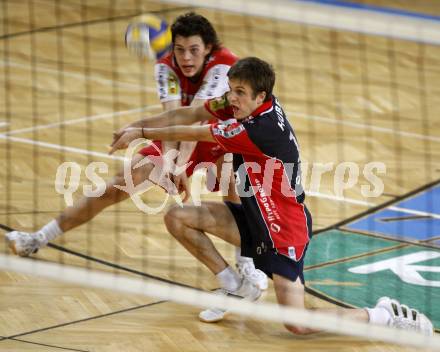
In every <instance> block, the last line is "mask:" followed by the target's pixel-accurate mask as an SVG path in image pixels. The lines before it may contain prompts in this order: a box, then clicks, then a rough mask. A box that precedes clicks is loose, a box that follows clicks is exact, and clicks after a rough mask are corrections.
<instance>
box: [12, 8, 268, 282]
mask: <svg viewBox="0 0 440 352" xmlns="http://www.w3.org/2000/svg"><path fill="white" fill-rule="evenodd" d="M171 34H172V42H173V50H172V52H170V53H168V54H167V55H166V56H165V57H164V58H162V59H160V60H159V61H158V62H157V64H156V65H155V79H156V83H157V88H158V94H159V98H160V101H161V103H162V105H163V108H164V110H165V111H168V110H171V109H174V108H177V107H180V106H188V105H191V106H197V105H203V104H204V102H205V101H206V100H207V99H209V98H212V97H215V96H219V95H221V94H223V93H224V92H225V91H226V90H227V89H228V85H227V76H226V74H227V71H228V70H229V68H230V66H231V65H232V64H234V62H236V60H237V57H236V56H235V55H234V54H233V53H232V52H231V51H229V50H228V49H227V48H224V47H222V46H221V44H220V42H219V39H218V36H217V33H216V31H215V29H214V28H213V26H212V24H211V23H210V22H209V21H208V20H207V19H206V18H205V17H203V16H201V15H199V14H196V13H194V12H190V13H186V14H184V15H181V16H179V17H178V18H176V20H175V21H174V22H173V24H172V26H171ZM170 124H171V125H172V124H175V121H173V120H172V119H171V120H158V121H156V122H155V123H154V124H153V125H151V126H152V127H154V126H156V127H157V126H169V125H170ZM129 126H137V123H133V124H130V125H129ZM172 149H175V150H177V149H179V150H180V154H179V156H178V158H177V165H178V166H179V165H185V164H186V163H187V162H189V163H190V165H189V167H188V168H187V169H186V170H185V172H182V173H180V174H179V175H173V173H174V169H173V168H174V167H175V165H176V163H175V160H174V159H172V160H170V158H167V157H165V156H169V155H170V154H169V153H168V151H170V150H172ZM225 154H226V152H225V151H224V150H223V149H222V148H221V147H220V146H219V145H218V144H217V143H215V142H214V141H212V142H199V143H181V144H180V145H179V144H178V143H177V142H174V143H161V142H159V141H155V142H154V143H153V145H150V146H149V147H146V148H143V149H141V151H140V154H139V155H136V156H134V157H133V159H132V161H131V170H130V173H131V179H132V182H133V185H134V186H137V185H140V184H142V183H143V182H144V181H146V180H150V181H151V182H153V183H155V184H158V185H160V186H161V187H163V188H164V189H165V190H167V191H168V192H172V191H174V190H175V188H174V185H175V186H176V187H177V189H178V190H180V191H182V192H184V193H185V200H186V199H187V198H188V196H189V187H188V183H187V177H188V176H190V175H192V173H193V172H194V170H195V167H197V165H200V164H201V163H217V165H218V166H217V167H216V169H217V170H218V172H217V174H218V175H220V174H221V170H222V168H221V167H220V165H222V163H223V156H224V155H225ZM146 157H147V158H149V159H150V161H151V162H144V161H145V160H144V159H145V158H146ZM147 161H148V160H147ZM158 164H161V165H158ZM156 166H157V167H156ZM159 166H160V167H159ZM158 168H160V169H161V170H160V171H161V172H159V174H160V175H161V176H160V177H158V176H157V169H158ZM153 170H154V172H153ZM125 173H126V172H125V170H121V171H120V172H119V173H118V174H117V175H116V176H114V177H113V178H112V179H110V180H109V181H107V183H106V187H105V190H104V192H103V194H102V195H101V196H99V197H86V196H85V197H83V198H81V199H80V200H79V201H78V202H76V203H75V204H73V206H71V207H68V208H66V209H65V210H64V211H63V212H62V213H61V214H60V215H59V216H58V217H57V219H54V220H52V221H51V222H49V223H48V224H46V225H45V226H43V227H42V228H41V229H40V230H38V231H37V232H35V233H27V232H21V231H12V232H10V233H8V234H6V239H7V240H8V242H9V246H10V248H11V249H12V250H13V251H14V252H15V253H17V254H18V255H21V256H27V255H29V254H32V253H34V252H36V251H37V250H38V249H39V248H41V247H43V246H45V245H47V243H48V242H49V241H51V240H53V239H55V238H56V237H57V236H60V235H61V234H63V233H65V232H67V231H69V230H71V229H73V228H75V227H78V226H79V225H81V224H83V223H85V222H88V221H89V220H91V219H92V218H93V217H95V216H96V215H97V214H99V213H100V212H101V211H102V210H104V209H105V208H106V207H108V206H110V205H113V204H115V203H117V202H120V201H122V200H125V199H127V198H129V197H130V194H129V192H126V191H124V190H123V189H124V186H125V185H126V180H125V176H126V175H125ZM164 174H165V177H162V176H163V175H164ZM211 174H212V173H211ZM167 175H168V176H167ZM216 176H217V175H216V174H214V175H213V178H214V180H215V177H216ZM171 178H172V181H174V184H173V183H172V182H171ZM214 184H215V185H216V187H214V190H217V189H218V187H217V184H218V183H217V182H215V183H214ZM233 184H234V179H233V177H231V178H230V183H229V189H228V190H227V196H226V200H228V201H231V202H233V203H237V202H239V199H238V197H237V195H236V194H235V192H233V189H234V188H233ZM231 185H232V186H231ZM236 257H237V269H238V270H239V272H240V274H241V275H242V276H246V277H248V278H249V279H251V281H253V282H256V283H258V284H259V286H260V287H262V288H263V289H265V288H267V277H266V275H264V274H263V273H262V272H261V271H259V270H256V269H255V266H254V264H253V261H252V259H251V258H246V257H242V256H241V255H240V253H239V251H238V252H237V256H236Z"/></svg>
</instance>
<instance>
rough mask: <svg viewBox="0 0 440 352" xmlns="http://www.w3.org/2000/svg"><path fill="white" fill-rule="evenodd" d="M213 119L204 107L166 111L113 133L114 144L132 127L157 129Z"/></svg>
mask: <svg viewBox="0 0 440 352" xmlns="http://www.w3.org/2000/svg"><path fill="white" fill-rule="evenodd" d="M211 118H212V115H211V114H210V113H209V112H208V111H207V110H206V109H205V107H204V106H203V105H199V106H184V107H180V108H177V109H173V110H169V111H165V112H163V113H161V114H158V115H154V116H151V117H146V118H144V119H141V120H138V121H135V122H133V123H130V124H129V125H127V126H124V127H123V128H121V129H120V130H119V131H117V132H115V133H113V142H115V141H117V140H118V139H119V138H120V137H121V136H122V134H123V133H124V131H125V130H126V129H128V128H130V127H147V128H157V127H165V126H176V125H191V124H193V123H195V122H198V121H206V120H209V119H211ZM156 139H159V138H156Z"/></svg>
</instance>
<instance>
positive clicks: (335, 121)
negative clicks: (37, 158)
mask: <svg viewBox="0 0 440 352" xmlns="http://www.w3.org/2000/svg"><path fill="white" fill-rule="evenodd" d="M2 65H3V66H4V65H6V63H4V62H3V63H1V62H0V66H2ZM8 65H9V66H14V67H20V68H25V69H31V67H30V66H29V65H23V64H19V63H16V62H9V63H8ZM37 71H41V72H47V73H54V74H58V73H59V71H58V70H54V69H49V68H41V67H38V68H37ZM64 75H65V76H70V77H74V78H82V79H86V76H85V75H84V74H77V73H71V72H65V71H64ZM87 77H89V78H88V79H90V80H92V81H96V82H100V83H103V84H105V85H117V86H120V87H126V88H130V89H136V90H142V91H147V92H156V88H153V87H150V86H145V87H144V86H140V85H136V84H132V83H125V82H114V81H112V80H108V79H104V78H99V77H93V76H87ZM287 113H288V114H289V115H291V116H292V117H293V118H295V117H297V116H298V117H300V118H305V119H313V120H316V121H320V122H324V123H331V124H339V125H345V126H349V127H353V128H359V129H370V130H372V131H375V132H381V133H388V134H398V135H401V136H405V137H409V138H415V139H421V140H429V141H433V142H440V137H437V136H425V135H422V134H417V133H412V132H405V131H399V130H394V129H392V128H385V127H379V126H374V125H367V124H362V123H358V122H350V121H347V120H345V119H341V120H338V119H332V118H330V117H322V116H310V115H307V114H305V113H300V112H290V111H288V112H287ZM108 117H111V116H108ZM90 118H92V117H90ZM103 118H106V117H103ZM84 119H87V117H84ZM44 126H49V125H44ZM53 126H54V127H56V126H58V125H56V124H55V125H53ZM37 127H38V126H37ZM47 128H51V127H47ZM35 129H40V128H39V127H38V128H35ZM18 131H19V132H18ZM23 131H24V132H29V131H32V129H31V127H30V130H26V129H24V130H23ZM20 132H22V131H20V130H17V132H16V131H11V132H10V133H9V134H16V133H20Z"/></svg>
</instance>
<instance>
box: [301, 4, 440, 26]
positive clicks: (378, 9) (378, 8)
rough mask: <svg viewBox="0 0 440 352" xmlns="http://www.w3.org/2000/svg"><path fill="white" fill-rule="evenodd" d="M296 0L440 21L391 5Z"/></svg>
mask: <svg viewBox="0 0 440 352" xmlns="http://www.w3.org/2000/svg"><path fill="white" fill-rule="evenodd" d="M296 1H299V2H305V3H307V2H309V3H317V4H322V5H330V6H335V7H345V8H349V9H352V10H359V11H370V12H379V13H385V14H390V15H397V16H404V17H411V18H418V19H422V20H429V21H436V22H440V16H434V15H428V14H423V13H419V12H412V11H406V10H399V9H394V8H391V7H382V6H375V5H366V4H355V3H352V2H346V1H341V0H296Z"/></svg>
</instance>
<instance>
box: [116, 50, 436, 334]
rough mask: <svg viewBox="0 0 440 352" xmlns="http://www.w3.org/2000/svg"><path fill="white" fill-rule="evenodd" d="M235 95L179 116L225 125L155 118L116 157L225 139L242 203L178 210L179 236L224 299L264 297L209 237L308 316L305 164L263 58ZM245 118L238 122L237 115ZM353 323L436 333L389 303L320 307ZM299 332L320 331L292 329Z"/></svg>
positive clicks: (234, 79) (241, 72) (220, 313)
mask: <svg viewBox="0 0 440 352" xmlns="http://www.w3.org/2000/svg"><path fill="white" fill-rule="evenodd" d="M228 77H229V85H230V91H229V92H228V93H227V94H226V96H223V97H219V98H217V99H212V100H209V101H207V102H206V103H205V105H204V106H200V107H193V108H188V109H182V108H181V109H177V110H176V111H174V112H172V113H170V114H171V115H174V116H178V118H179V122H180V123H182V124H191V123H193V122H195V121H197V120H203V119H208V118H209V117H210V116H214V117H216V118H218V119H221V120H225V121H224V122H219V121H217V122H213V123H212V124H210V125H204V126H179V128H175V127H173V128H169V127H165V128H148V126H149V123H148V119H145V120H144V121H143V122H142V123H140V126H147V128H129V129H127V130H126V131H125V132H124V133H122V134H119V135H118V136H116V139H115V140H114V141H113V143H112V147H113V148H112V151H111V152H114V151H115V150H118V149H123V148H126V147H127V145H128V143H130V142H131V141H132V140H134V139H137V138H142V137H144V138H162V139H169V140H189V141H191V140H195V141H207V142H210V141H216V142H218V143H219V144H220V145H221V147H222V149H223V150H225V151H228V152H232V153H234V161H233V163H234V171H235V173H236V175H237V187H238V193H239V195H240V198H241V204H231V203H226V204H225V203H220V202H203V203H202V204H201V206H190V205H185V206H184V207H183V208H180V207H174V208H171V209H170V210H168V212H167V214H166V215H165V224H166V225H167V228H168V230H169V231H170V233H171V234H172V235H173V236H174V237H175V238H176V239H177V240H178V241H179V242H180V243H181V244H182V245H183V246H184V247H185V248H186V249H187V250H188V251H189V252H190V253H192V254H193V255H194V256H195V257H196V258H197V259H198V260H199V261H201V262H202V263H203V264H205V265H206V266H207V267H208V269H210V271H211V272H212V273H213V274H215V275H216V276H217V279H218V280H219V282H220V284H221V286H222V288H221V289H219V290H218V291H217V293H218V294H220V295H233V296H236V297H237V296H238V297H243V298H247V299H249V300H256V299H258V297H259V296H260V293H261V291H260V290H259V289H258V287H256V286H255V285H253V284H252V283H250V282H249V281H248V280H247V279H246V278H245V279H242V280H240V278H239V277H237V276H236V275H234V273H233V271H231V267H230V266H229V265H228V263H227V262H226V260H225V259H224V258H223V257H222V256H221V254H220V253H219V252H218V251H217V249H216V248H215V246H214V244H213V242H212V241H211V240H210V239H209V237H208V236H207V235H206V233H210V234H212V235H214V236H217V237H219V238H221V239H223V240H224V241H226V242H229V243H232V244H234V245H236V246H238V245H239V246H241V250H242V252H243V253H245V254H247V255H250V256H252V257H253V258H254V262H255V264H256V266H257V268H259V269H261V270H263V271H264V272H265V273H266V274H267V275H268V276H269V277H271V278H272V279H273V282H274V288H275V293H276V298H277V301H278V303H279V304H280V305H283V306H290V307H295V308H301V309H306V306H305V302H304V296H305V290H304V274H303V267H304V258H305V256H306V255H307V246H308V244H309V240H310V238H311V234H312V219H311V215H310V213H309V212H308V210H307V208H306V206H305V204H304V200H305V195H304V190H303V188H302V187H301V169H300V165H301V159H300V153H299V145H298V141H297V138H296V136H295V132H294V130H293V128H292V126H291V125H290V123H289V121H288V119H287V117H286V115H285V113H284V110H283V108H282V106H281V104H280V103H279V101H278V100H277V99H276V97H275V96H274V95H272V89H273V86H274V83H275V73H274V71H273V69H272V67H271V66H270V65H269V64H267V63H266V62H264V61H262V60H260V59H258V58H254V57H251V58H246V59H242V60H239V61H238V62H237V63H236V64H234V66H233V67H232V68H231V69H230V70H229V72H228ZM232 116H233V117H235V118H236V120H238V121H232V120H231V117H232ZM314 310H315V311H318V312H321V313H326V314H329V313H333V314H337V315H338V316H344V317H346V318H348V319H352V320H358V321H363V322H369V323H372V324H379V325H388V326H392V327H395V328H400V329H405V330H414V331H419V332H421V333H423V334H426V335H432V334H433V326H432V323H431V322H430V320H429V319H428V318H427V317H426V316H425V315H424V314H421V313H419V312H418V311H416V310H414V309H411V308H409V307H407V306H405V305H403V304H400V303H399V302H398V301H396V300H393V299H390V298H388V297H382V298H380V299H379V300H378V302H377V304H376V306H375V307H374V308H364V309H346V308H317V309H314ZM225 313H226V311H225V310H223V309H219V308H210V309H207V310H204V311H202V312H201V313H200V315H199V318H200V319H201V320H202V321H204V322H216V321H219V320H221V319H223V317H224V315H225ZM286 328H287V329H288V330H289V331H291V332H292V333H294V334H308V333H312V332H315V330H313V329H310V328H308V327H304V326H300V325H295V326H293V325H288V324H286Z"/></svg>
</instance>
